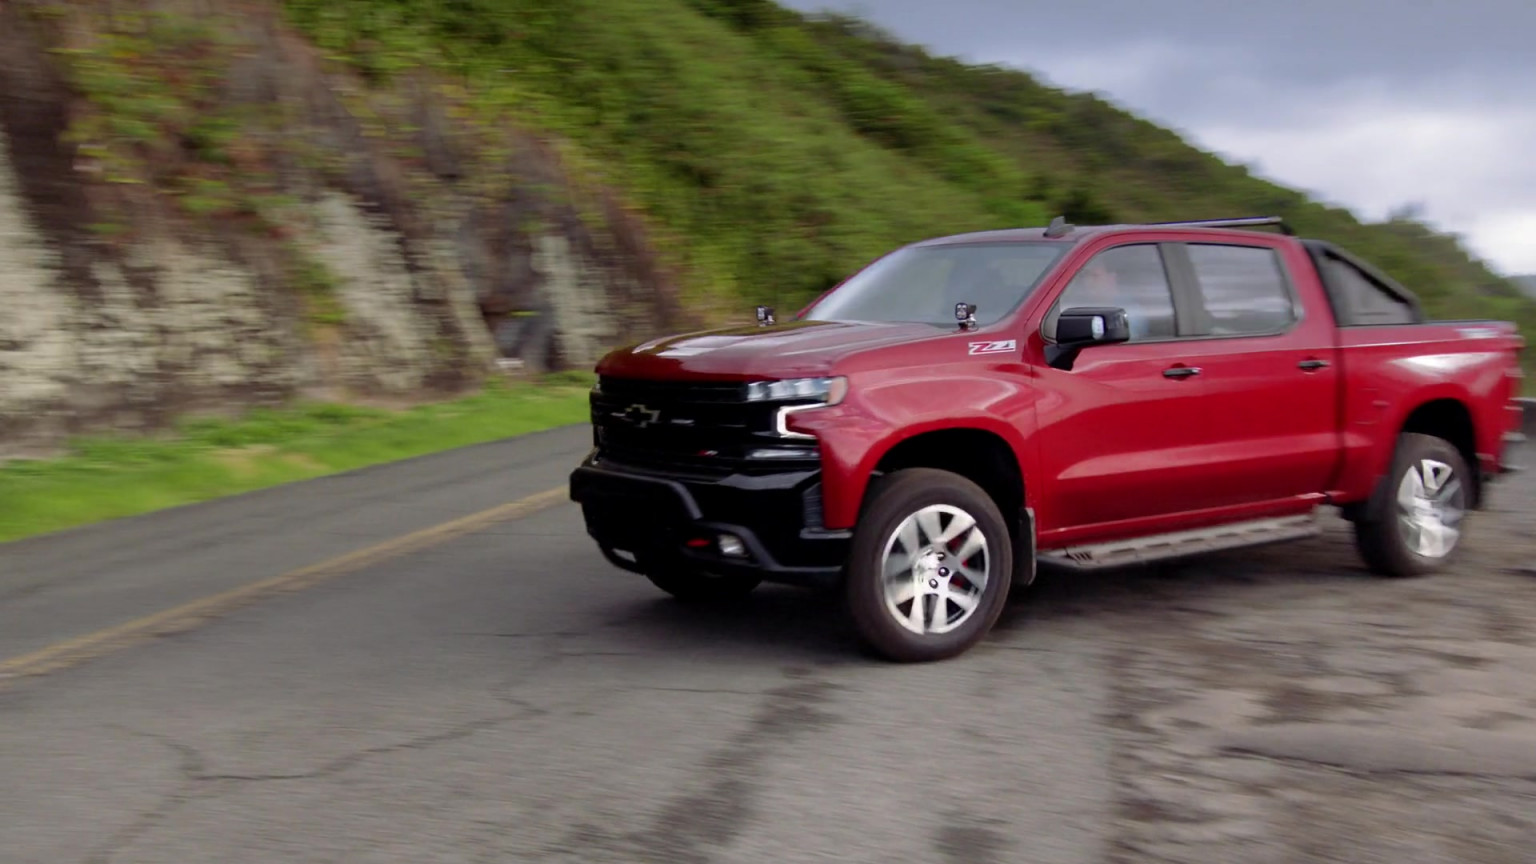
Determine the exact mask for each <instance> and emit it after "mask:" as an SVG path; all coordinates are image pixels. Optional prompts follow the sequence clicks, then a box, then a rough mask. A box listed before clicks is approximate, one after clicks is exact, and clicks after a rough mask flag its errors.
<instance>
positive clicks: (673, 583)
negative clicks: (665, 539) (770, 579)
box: [645, 566, 762, 603]
mask: <svg viewBox="0 0 1536 864" xmlns="http://www.w3.org/2000/svg"><path fill="white" fill-rule="evenodd" d="M645 578H647V579H649V580H651V584H653V585H655V586H656V587H657V588H660V589H661V590H663V591H665V592H667V593H668V594H671V595H672V596H673V597H676V598H677V599H678V600H681V601H683V602H685V603H720V602H725V601H730V600H739V599H741V598H742V597H745V596H747V595H748V594H751V593H752V592H753V590H755V589H756V588H757V586H758V585H760V584H762V580H761V579H754V578H752V577H750V576H737V575H729V576H716V575H714V574H712V573H704V572H702V571H699V570H695V569H693V568H691V567H686V566H673V567H650V568H647V570H646V574H645Z"/></svg>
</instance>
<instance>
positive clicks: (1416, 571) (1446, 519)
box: [1355, 433, 1474, 578]
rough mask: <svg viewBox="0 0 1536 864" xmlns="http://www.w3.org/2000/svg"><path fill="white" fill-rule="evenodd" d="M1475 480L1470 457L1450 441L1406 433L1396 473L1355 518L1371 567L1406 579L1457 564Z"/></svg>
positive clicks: (1396, 458) (1396, 457)
mask: <svg viewBox="0 0 1536 864" xmlns="http://www.w3.org/2000/svg"><path fill="white" fill-rule="evenodd" d="M1447 472H1449V473H1447ZM1473 482H1474V480H1473V477H1472V475H1471V472H1470V470H1469V469H1468V467H1467V462H1466V459H1465V458H1463V457H1462V455H1461V452H1460V451H1459V450H1457V449H1456V448H1455V447H1454V446H1453V445H1452V444H1451V443H1450V442H1448V441H1446V440H1445V439H1443V438H1436V437H1435V436H1433V435H1422V434H1418V433H1406V434H1404V435H1402V436H1400V437H1399V438H1398V442H1397V450H1396V452H1395V453H1394V454H1393V457H1392V470H1391V473H1389V474H1388V475H1387V476H1386V478H1385V479H1383V480H1382V483H1383V486H1382V488H1381V489H1380V490H1379V492H1378V494H1377V495H1376V496H1374V498H1373V499H1372V500H1371V501H1370V503H1369V504H1367V505H1366V507H1365V508H1364V512H1363V513H1362V514H1361V515H1360V518H1359V519H1357V520H1356V522H1355V546H1356V548H1357V549H1358V550H1359V552H1360V557H1361V558H1363V559H1364V560H1365V564H1366V566H1367V567H1369V568H1370V570H1371V572H1373V573H1376V574H1378V575H1381V576H1387V577H1392V578H1405V577H1411V576H1423V575H1427V574H1430V573H1435V572H1438V571H1440V570H1442V569H1444V568H1445V567H1446V566H1447V565H1449V564H1451V563H1452V562H1453V561H1454V560H1455V559H1456V557H1457V555H1458V553H1460V551H1461V547H1462V545H1464V540H1465V522H1464V520H1465V518H1466V516H1467V514H1468V513H1469V512H1470V511H1471V502H1472V483H1473ZM1419 492H1423V493H1425V494H1422V495H1421V494H1418V493H1419ZM1436 538H1438V540H1437V539H1436Z"/></svg>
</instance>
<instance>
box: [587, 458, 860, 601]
mask: <svg viewBox="0 0 1536 864" xmlns="http://www.w3.org/2000/svg"><path fill="white" fill-rule="evenodd" d="M820 483H821V472H820V471H819V470H815V469H806V470H785V471H782V472H775V473H770V474H728V475H725V476H719V477H682V476H676V475H668V474H662V473H659V472H649V471H645V470H642V469H638V468H632V467H628V466H622V465H614V464H608V463H606V462H604V461H602V460H600V459H599V458H597V457H596V456H595V455H593V456H588V457H587V459H586V460H584V461H583V462H582V464H581V465H580V466H579V467H577V469H576V470H575V471H573V472H572V473H571V478H570V496H571V500H572V501H575V502H576V503H578V504H580V505H581V510H582V516H583V518H584V519H585V521H586V528H587V534H588V535H590V536H591V537H592V539H593V540H595V541H596V542H597V545H598V548H599V549H600V550H602V553H603V555H604V556H605V557H607V558H608V560H609V561H610V562H612V563H613V564H614V565H615V566H618V567H621V568H623V569H625V570H630V571H633V572H637V573H643V572H645V570H646V568H648V567H656V566H662V567H665V566H670V565H676V564H683V565H691V566H696V567H699V568H701V569H705V570H708V571H710V572H715V573H722V574H725V573H741V574H749V575H752V576H756V577H757V578H761V579H763V580H764V581H768V582H781V583H787V584H795V585H807V586H818V587H825V586H829V585H833V584H835V583H836V582H837V580H838V579H839V577H840V576H841V573H842V565H843V561H844V560H845V559H846V557H847V554H848V543H849V534H848V533H847V532H836V531H825V530H823V529H821V527H820V520H821V516H820V512H821V507H820V501H821V496H820ZM721 535H732V536H734V537H737V538H739V539H740V541H741V546H742V549H741V551H740V554H737V555H727V554H725V553H724V552H723V551H722V548H721V546H720V544H719V543H718V542H717V539H718V538H719V537H720V536H721Z"/></svg>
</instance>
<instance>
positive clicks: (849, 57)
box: [284, 0, 1536, 338]
mask: <svg viewBox="0 0 1536 864" xmlns="http://www.w3.org/2000/svg"><path fill="white" fill-rule="evenodd" d="M284 8H285V9H286V11H287V13H288V16H289V18H290V20H291V21H293V22H294V23H295V24H297V25H298V26H299V27H300V28H301V29H302V30H304V31H305V32H306V33H308V34H309V35H310V36H311V37H312V38H313V39H315V41H316V42H317V43H318V44H319V45H320V46H321V47H322V48H323V49H324V50H325V51H327V52H328V53H329V54H330V55H331V56H333V57H335V58H337V59H339V60H341V61H342V62H344V63H345V64H347V65H349V66H350V67H351V68H353V69H355V70H357V71H358V72H359V73H361V74H362V75H363V76H364V77H365V78H366V79H367V80H369V81H371V82H373V83H374V85H375V86H381V87H382V86H387V84H388V82H389V81H390V80H391V79H392V78H394V77H396V76H398V75H400V74H401V73H402V72H405V71H407V70H411V69H415V68H418V67H420V66H422V65H425V66H429V67H431V68H434V69H436V70H437V71H439V72H443V73H448V74H451V75H455V76H459V77H460V79H461V80H462V81H463V82H464V85H465V88H464V89H465V92H467V93H469V94H471V100H472V102H473V104H474V105H475V106H476V108H475V110H477V111H478V112H480V114H481V115H482V116H494V115H497V114H498V113H500V114H505V115H507V116H511V117H513V118H515V119H517V121H518V122H520V123H522V124H523V125H525V126H531V127H535V128H540V129H544V130H549V131H553V132H556V133H559V134H561V135H563V136H565V137H567V138H568V139H569V140H570V141H572V142H574V144H573V148H575V149H578V150H579V151H580V154H581V157H582V158H581V160H580V161H581V162H582V164H585V165H590V166H595V170H600V173H602V174H603V175H604V176H605V178H606V180H607V182H609V183H611V184H613V185H615V186H618V187H620V188H621V189H623V190H624V191H625V192H626V193H628V194H629V195H630V196H632V198H633V199H634V200H636V201H637V202H639V204H640V205H641V206H642V207H643V208H644V210H645V211H646V213H647V214H648V215H649V216H650V217H651V219H653V220H654V221H655V222H657V223H659V225H660V226H661V227H662V228H663V229H665V231H666V232H667V233H668V234H669V235H670V236H672V237H675V238H679V239H680V240H681V241H682V243H683V245H684V247H685V248H686V252H685V253H683V254H685V255H686V256H687V261H686V262H685V263H686V265H687V272H688V279H689V281H688V285H689V287H690V288H691V289H692V291H691V296H692V297H694V298H700V297H703V296H716V297H721V296H723V297H726V298H730V299H732V300H734V301H735V302H736V304H737V305H738V306H745V305H747V304H748V303H751V302H762V301H770V302H772V301H777V302H779V303H781V304H783V305H784V306H786V307H789V306H794V305H797V304H798V303H800V302H802V301H805V300H807V299H809V298H810V297H812V296H814V294H815V293H817V292H818V291H820V290H822V289H824V288H826V287H827V286H828V285H829V284H830V283H832V282H833V281H834V280H836V279H838V278H839V277H841V276H843V275H845V274H846V273H847V272H849V271H850V270H851V269H853V268H856V267H858V266H860V265H861V264H863V263H865V262H866V261H868V260H869V259H870V258H872V257H874V256H876V255H878V254H880V253H882V252H884V251H885V250H887V249H889V248H890V247H891V246H893V245H895V244H898V243H902V242H906V241H910V240H914V239H918V238H921V237H924V236H930V235H934V234H941V233H949V232H953V231H960V230H968V229H973V228H981V227H1001V226H1012V225H1039V224H1044V222H1045V221H1046V219H1047V218H1048V217H1049V216H1050V215H1055V214H1058V213H1061V214H1065V215H1066V216H1067V217H1068V218H1069V219H1071V220H1073V221H1077V222H1079V223H1092V222H1108V221H1139V220H1148V221H1153V220H1171V219H1188V218H1201V217H1211V216H1228V215H1258V214H1262V215H1271V214H1278V215H1282V216H1285V217H1287V218H1288V219H1289V220H1290V221H1291V222H1292V223H1293V224H1295V226H1296V227H1297V228H1298V230H1300V231H1301V232H1302V233H1305V234H1309V235H1312V236H1318V237H1322V238H1325V239H1329V240H1332V241H1334V242H1337V243H1340V244H1341V245H1344V246H1345V247H1347V248H1349V249H1351V250H1353V251H1355V252H1357V253H1358V254H1361V255H1363V256H1365V257H1367V258H1369V259H1370V260H1372V261H1373V262H1375V263H1377V264H1378V265H1379V266H1381V267H1383V269H1385V270H1387V271H1388V272H1389V273H1391V274H1392V275H1393V276H1394V277H1396V278H1398V279H1399V280H1401V281H1402V282H1404V283H1405V284H1406V285H1408V286H1409V287H1410V288H1411V289H1413V290H1414V291H1415V292H1417V293H1418V294H1419V295H1420V296H1421V297H1422V298H1423V299H1424V301H1425V303H1426V306H1427V307H1428V309H1429V311H1430V312H1431V314H1433V315H1436V316H1440V317H1466V318H1471V317H1495V318H1502V319H1510V320H1515V321H1517V322H1518V323H1520V325H1521V326H1522V328H1523V330H1524V332H1525V333H1526V334H1527V338H1536V303H1533V302H1531V301H1530V299H1529V298H1525V297H1522V296H1520V294H1519V292H1518V291H1517V290H1516V289H1515V287H1514V286H1513V284H1512V283H1511V282H1509V281H1508V280H1504V279H1501V278H1499V277H1497V276H1496V275H1495V274H1494V273H1492V272H1490V271H1489V270H1488V269H1487V268H1486V267H1484V266H1483V265H1482V264H1481V263H1480V262H1477V261H1475V260H1473V259H1471V258H1470V257H1469V256H1468V255H1467V253H1466V252H1465V250H1463V249H1462V248H1461V247H1460V246H1459V245H1458V243H1457V242H1456V241H1455V239H1454V238H1451V237H1447V236H1445V235H1438V234H1435V233H1433V232H1431V231H1430V230H1428V229H1427V228H1426V227H1424V226H1423V225H1422V224H1419V223H1418V222H1416V221H1413V220H1412V219H1410V218H1408V217H1406V216H1402V217H1398V218H1394V219H1393V220H1391V221H1389V222H1387V223H1384V224H1362V223H1361V222H1360V221H1358V220H1357V219H1355V218H1354V217H1353V216H1352V215H1351V214H1350V213H1348V212H1347V211H1345V210H1343V209H1340V208H1334V207H1329V206H1325V205H1323V204H1320V203H1317V202H1314V201H1311V200H1309V199H1308V198H1307V197H1306V196H1304V195H1302V194H1301V193H1299V192H1296V191H1293V190H1290V189H1286V188H1283V187H1281V186H1278V185H1275V184H1273V183H1270V182H1267V181H1264V180H1262V179H1259V178H1256V177H1254V176H1252V175H1251V174H1250V173H1249V172H1248V170H1247V169H1246V168H1244V167H1242V166H1235V165H1229V164H1226V163H1224V162H1222V161H1221V160H1220V159H1218V158H1216V157H1214V156H1212V155H1210V154H1208V153H1205V152H1202V151H1200V150H1197V149H1196V148H1193V147H1191V146H1189V145H1188V144H1187V143H1185V142H1184V141H1183V140H1182V139H1180V138H1179V137H1178V136H1177V135H1175V134H1174V133H1172V132H1170V131H1167V130H1165V129H1162V128H1160V127H1157V126H1155V125H1154V124H1152V123H1149V122H1146V121H1144V120H1141V119H1138V118H1136V117H1134V116H1132V115H1130V114H1127V113H1126V112H1124V111H1121V110H1120V109H1118V108H1116V107H1115V106H1113V105H1111V104H1108V103H1106V102H1104V101H1103V100H1101V99H1098V98H1097V97H1094V96H1092V95H1088V94H1074V93H1067V92H1063V91H1060V90H1056V89H1053V88H1050V87H1046V86H1044V85H1042V84H1040V83H1039V82H1037V81H1036V80H1035V79H1033V78H1032V77H1030V76H1029V75H1027V74H1024V73H1022V72H1017V71H1012V70H1008V69H1002V68H997V67H977V66H969V65H966V64H963V63H960V62H958V61H955V60H952V59H948V58H942V57H935V56H932V55H930V54H929V53H927V52H926V51H924V50H922V49H920V48H916V47H913V46H910V45H904V44H900V43H899V42H897V41H896V40H894V39H892V38H889V37H888V36H885V35H884V34H882V33H880V32H878V31H876V30H875V29H873V28H871V27H870V26H869V25H867V24H864V23H862V22H860V21H857V20H855V19H851V18H845V17H840V16H824V17H823V16H802V15H800V14H799V13H795V12H792V11H790V10H787V9H784V8H782V7H780V6H778V5H777V4H775V3H772V2H770V0H284ZM1412 194H1413V192H1412V190H1411V189H1405V190H1404V195H1405V197H1411V196H1412Z"/></svg>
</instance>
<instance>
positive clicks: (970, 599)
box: [880, 504, 992, 636]
mask: <svg viewBox="0 0 1536 864" xmlns="http://www.w3.org/2000/svg"><path fill="white" fill-rule="evenodd" d="M991 565H992V556H991V554H990V552H989V550H988V548H987V537H986V535H985V534H984V533H982V530H981V526H979V525H977V524H976V518H975V517H974V516H972V515H971V514H969V513H967V512H965V511H964V510H962V509H960V508H959V507H954V506H951V505H949V504H933V505H930V506H927V507H924V508H922V509H921V510H918V511H917V512H915V513H913V514H911V515H909V516H908V517H907V518H906V519H903V520H902V522H901V524H900V525H898V526H896V530H895V531H893V532H891V536H890V537H889V538H888V539H887V540H886V542H885V552H884V553H883V554H882V556H881V561H880V573H881V581H882V583H883V587H884V589H885V609H886V611H887V612H889V613H890V615H891V617H892V618H894V619H895V620H896V623H898V624H900V625H901V626H902V627H903V628H905V629H906V630H907V631H909V632H911V633H916V634H918V635H919V636H926V635H939V634H943V633H949V632H951V631H953V630H954V629H955V628H957V627H959V626H961V625H963V624H964V623H965V622H966V621H969V620H970V618H971V616H972V615H974V614H976V610H977V609H978V608H979V607H980V606H981V596H982V593H983V592H984V591H986V588H987V580H988V577H989V576H990V575H991Z"/></svg>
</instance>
